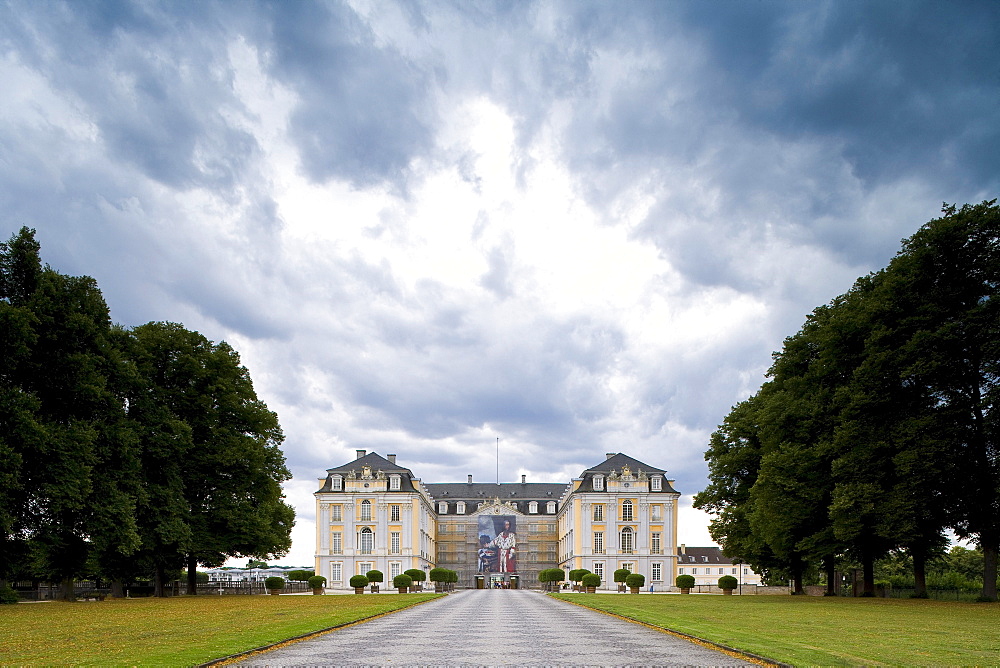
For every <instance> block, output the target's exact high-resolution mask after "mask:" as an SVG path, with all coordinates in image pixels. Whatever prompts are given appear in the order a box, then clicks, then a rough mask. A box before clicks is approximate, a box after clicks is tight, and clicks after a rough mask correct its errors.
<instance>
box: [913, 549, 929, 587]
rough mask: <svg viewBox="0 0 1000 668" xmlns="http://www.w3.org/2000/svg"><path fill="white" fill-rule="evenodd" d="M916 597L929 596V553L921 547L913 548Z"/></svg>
mask: <svg viewBox="0 0 1000 668" xmlns="http://www.w3.org/2000/svg"><path fill="white" fill-rule="evenodd" d="M910 556H912V557H913V583H914V588H915V590H914V592H913V596H914V597H915V598H927V555H926V554H925V553H924V551H923V550H921V549H915V550H911V552H910Z"/></svg>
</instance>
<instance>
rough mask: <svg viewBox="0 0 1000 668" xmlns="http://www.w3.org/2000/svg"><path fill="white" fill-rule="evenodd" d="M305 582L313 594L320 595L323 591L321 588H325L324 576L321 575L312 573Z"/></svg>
mask: <svg viewBox="0 0 1000 668" xmlns="http://www.w3.org/2000/svg"><path fill="white" fill-rule="evenodd" d="M306 582H308V583H309V586H310V587H311V588H312V590H313V594H314V595H315V596H322V595H323V594H324V593H325V592H324V591H323V590H324V589H326V578H325V577H323V576H322V575H314V576H312V577H311V578H309V579H308V580H306Z"/></svg>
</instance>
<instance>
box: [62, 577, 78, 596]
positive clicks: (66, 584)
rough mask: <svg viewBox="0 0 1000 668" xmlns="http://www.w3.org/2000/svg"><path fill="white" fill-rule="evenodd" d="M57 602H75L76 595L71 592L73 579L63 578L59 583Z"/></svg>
mask: <svg viewBox="0 0 1000 668" xmlns="http://www.w3.org/2000/svg"><path fill="white" fill-rule="evenodd" d="M58 598H59V600H60V601H75V600H76V594H75V593H74V592H73V578H72V577H68V578H63V579H62V580H61V581H60V582H59V597H58Z"/></svg>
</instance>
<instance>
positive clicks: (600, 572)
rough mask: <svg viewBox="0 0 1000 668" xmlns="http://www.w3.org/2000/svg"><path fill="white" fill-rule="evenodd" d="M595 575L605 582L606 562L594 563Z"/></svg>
mask: <svg viewBox="0 0 1000 668" xmlns="http://www.w3.org/2000/svg"><path fill="white" fill-rule="evenodd" d="M594 575H596V576H597V577H599V578H601V582H604V562H603V561H595V562H594Z"/></svg>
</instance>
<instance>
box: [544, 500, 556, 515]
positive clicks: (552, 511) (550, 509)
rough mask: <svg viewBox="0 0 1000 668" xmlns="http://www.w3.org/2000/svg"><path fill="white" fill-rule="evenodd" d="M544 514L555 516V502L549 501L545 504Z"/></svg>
mask: <svg viewBox="0 0 1000 668" xmlns="http://www.w3.org/2000/svg"><path fill="white" fill-rule="evenodd" d="M545 512H547V513H549V514H550V515H553V514H555V512H556V502H555V501H549V502H548V503H547V504H545Z"/></svg>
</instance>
